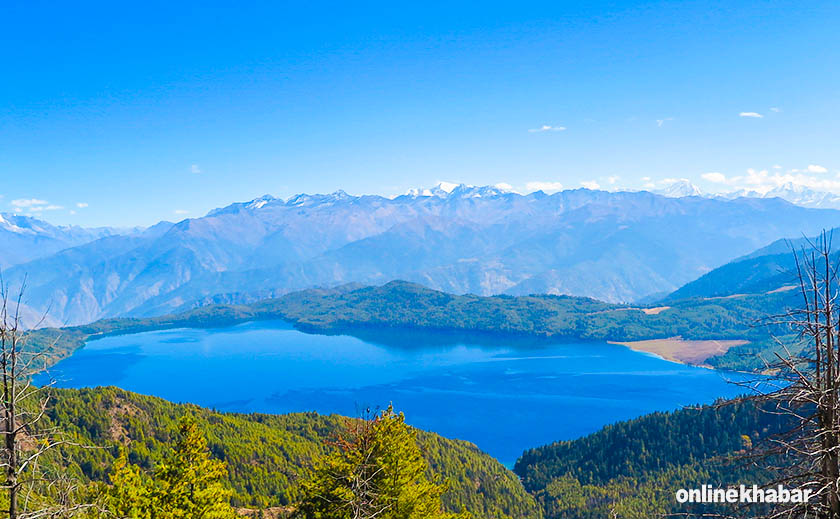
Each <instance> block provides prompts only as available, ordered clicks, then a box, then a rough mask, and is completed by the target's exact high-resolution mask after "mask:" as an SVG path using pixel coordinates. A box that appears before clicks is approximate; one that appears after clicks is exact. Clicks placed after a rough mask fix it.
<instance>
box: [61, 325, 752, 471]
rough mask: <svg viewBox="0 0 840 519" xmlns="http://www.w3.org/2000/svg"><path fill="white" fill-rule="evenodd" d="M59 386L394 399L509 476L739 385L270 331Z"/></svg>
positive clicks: (129, 358)
mask: <svg viewBox="0 0 840 519" xmlns="http://www.w3.org/2000/svg"><path fill="white" fill-rule="evenodd" d="M51 375H52V376H53V377H54V378H55V379H56V380H57V385H58V386H59V387H92V386H110V385H113V386H119V387H121V388H123V389H127V390H130V391H135V392H138V393H143V394H148V395H155V396H159V397H162V398H165V399H166V400H170V401H174V402H192V403H195V404H199V405H202V406H206V407H212V408H215V409H218V410H223V411H237V412H252V411H259V412H266V413H288V412H297V411H313V410H314V411H318V412H319V413H323V414H327V413H339V414H342V415H348V416H354V415H358V414H359V411H360V410H361V409H363V408H365V407H368V406H370V407H377V406H379V407H385V406H387V405H388V403H389V402H393V404H394V406H395V408H396V409H397V410H399V411H403V412H405V415H406V420H407V422H408V423H410V424H412V425H414V426H417V427H419V428H422V429H427V430H430V431H434V432H437V433H439V434H442V435H443V436H446V437H449V438H459V439H462V440H468V441H471V442H473V443H475V444H477V445H478V446H479V447H480V448H481V449H482V450H484V451H485V452H488V453H489V454H491V455H493V456H495V457H496V458H497V459H499V460H500V461H501V462H503V463H505V464H506V465H508V466H511V465H512V464H513V462H514V461H516V459H517V458H518V457H519V455H520V454H521V453H522V451H523V450H525V449H527V448H530V447H536V446H538V445H542V444H545V443H549V442H552V441H556V440H567V439H573V438H577V437H580V436H582V435H585V434H587V433H590V432H593V431H595V430H597V429H599V428H601V427H602V426H604V425H606V424H609V423H613V422H615V421H618V420H624V419H628V418H634V417H637V416H639V415H642V414H645V413H649V412H652V411H665V410H673V409H676V408H678V407H680V406H684V405H691V404H696V403H708V402H711V401H713V400H714V399H716V398H718V397H726V396H730V397H731V396H735V395H736V394H738V393H740V392H741V391H739V388H737V387H735V386H734V385H732V384H730V383H728V379H730V378H732V377H733V376H735V375H732V374H723V373H721V372H716V371H712V370H709V369H703V368H696V367H690V366H684V365H681V364H676V363H673V362H668V361H665V360H662V359H660V358H657V357H654V356H652V355H648V354H644V353H637V352H634V351H631V350H630V349H628V348H625V347H623V346H618V345H612V344H607V343H601V342H589V343H557V342H547V341H544V340H536V339H534V340H527V339H512V338H499V337H489V336H469V335H452V334H425V333H408V332H402V333H400V332H389V333H380V334H368V335H365V336H364V339H362V338H358V337H352V336H348V335H316V334H307V333H303V332H300V331H297V330H295V329H294V328H292V327H291V326H290V325H288V324H286V323H283V322H277V321H264V322H254V323H246V324H242V325H238V326H234V327H229V328H211V329H206V328H198V329H193V328H184V329H174V330H163V331H152V332H145V333H138V334H133V335H122V336H113V337H105V338H102V339H97V340H93V341H90V342H89V343H88V344H87V345H86V346H85V347H84V348H82V349H80V350H78V351H77V352H76V353H74V354H73V355H72V356H71V357H69V358H67V359H65V360H63V361H61V362H60V363H58V364H57V365H56V366H55V367H54V368H53V369H52V372H51Z"/></svg>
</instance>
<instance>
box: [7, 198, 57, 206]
mask: <svg viewBox="0 0 840 519" xmlns="http://www.w3.org/2000/svg"><path fill="white" fill-rule="evenodd" d="M47 204H49V202H47V201H46V200H41V199H39V198H18V199H16V200H12V205H13V206H15V207H32V206H36V205H47Z"/></svg>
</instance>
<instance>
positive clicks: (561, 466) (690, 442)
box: [514, 403, 791, 519]
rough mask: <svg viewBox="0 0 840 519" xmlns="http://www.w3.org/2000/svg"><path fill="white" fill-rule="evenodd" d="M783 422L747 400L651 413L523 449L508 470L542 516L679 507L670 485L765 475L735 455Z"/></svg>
mask: <svg viewBox="0 0 840 519" xmlns="http://www.w3.org/2000/svg"><path fill="white" fill-rule="evenodd" d="M783 420H785V418H782V417H780V415H779V414H778V413H774V412H772V411H770V412H765V411H763V410H762V409H761V408H759V407H757V406H756V405H755V404H752V403H739V404H733V403H728V404H727V405H723V406H720V407H714V406H705V407H702V408H699V409H689V408H687V409H683V410H680V411H676V412H671V413H654V414H650V415H646V416H642V417H640V418H637V419H635V420H630V421H627V422H619V423H616V424H614V425H610V426H607V427H604V428H603V429H602V430H600V431H598V432H596V433H593V434H591V435H589V436H586V437H583V438H580V439H578V440H573V441H565V442H557V443H553V444H551V445H546V446H543V447H539V448H535V449H531V450H528V451H526V452H525V453H524V454H523V455H522V457H521V458H520V459H519V460H518V461H517V462H516V466H515V468H514V471H515V472H516V473H517V474H518V475H519V476H520V477H521V478H522V480H523V483H524V485H525V488H526V489H527V490H528V491H529V492H531V493H533V494H534V495H535V497H536V498H537V500H538V501H539V502H540V504H541V505H542V507H543V510H544V512H545V514H546V518H547V519H560V518H575V519H589V518H592V519H595V518H603V517H612V515H610V512H611V511H616V512H617V516H618V517H623V518H638V519H647V518H649V517H657V516H659V514H663V513H677V512H679V513H685V512H687V511H688V510H686V509H685V508H681V509H677V508H676V507H677V504H676V501H675V499H674V491H675V490H676V489H679V488H699V487H700V485H703V484H712V485H715V486H719V485H723V486H725V485H728V484H735V483H744V484H750V485H752V484H761V483H762V482H764V481H766V480H767V474H766V473H764V471H762V470H761V469H758V468H755V467H752V466H750V464H749V463H747V462H745V461H743V460H738V459H737V457H738V456H739V454H741V453H743V452H745V451H746V450H748V449H750V448H751V447H752V446H755V445H759V442H761V441H762V440H763V439H765V438H767V437H768V436H771V435H774V434H778V433H779V432H781V431H784V430H787V429H788V428H789V427H790V426H791V424H787V426H785V424H784V423H783ZM691 511H692V512H694V513H699V512H710V513H711V512H718V513H719V512H721V510H719V509H718V510H712V509H709V510H702V509H699V508H698V509H695V510H691Z"/></svg>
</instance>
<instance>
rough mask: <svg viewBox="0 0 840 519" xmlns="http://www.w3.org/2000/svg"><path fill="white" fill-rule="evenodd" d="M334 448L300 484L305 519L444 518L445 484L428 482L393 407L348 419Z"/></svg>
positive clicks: (411, 438) (417, 452)
mask: <svg viewBox="0 0 840 519" xmlns="http://www.w3.org/2000/svg"><path fill="white" fill-rule="evenodd" d="M334 446H335V447H336V449H335V450H333V451H332V453H330V454H329V455H327V456H326V457H325V458H324V459H323V460H321V463H320V465H319V466H318V467H317V469H316V471H315V473H314V475H313V477H312V478H311V479H310V480H309V481H307V482H305V483H304V484H303V485H302V490H303V495H304V497H303V499H302V501H301V503H300V504H299V506H298V509H297V511H296V516H297V517H299V518H304V519H370V518H374V517H375V518H377V519H448V518H455V517H464V518H465V517H467V516H466V514H464V515H462V516H455V515H453V514H447V513H445V512H444V511H443V505H442V503H441V496H442V495H443V493H444V492H445V491H446V488H447V487H446V485H445V484H442V483H439V482H434V481H429V479H428V478H427V476H426V472H427V466H426V461H425V459H424V458H423V456H422V454H421V452H420V449H419V447H418V446H417V438H416V432H415V430H414V429H412V428H411V427H409V426H408V425H406V424H405V417H404V416H403V414H402V413H396V412H394V410H393V407H391V406H389V407H388V409H386V410H385V411H383V412H382V413H380V414H378V415H375V416H373V417H372V418H369V417H367V418H364V419H362V420H355V421H352V422H350V423H348V426H347V430H346V431H345V434H344V435H343V437H341V438H340V439H339V440H338V441H336V442H334Z"/></svg>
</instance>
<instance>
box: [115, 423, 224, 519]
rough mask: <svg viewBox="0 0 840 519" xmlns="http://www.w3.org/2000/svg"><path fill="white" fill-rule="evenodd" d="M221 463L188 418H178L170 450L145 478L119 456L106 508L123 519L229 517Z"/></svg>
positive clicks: (220, 518)
mask: <svg viewBox="0 0 840 519" xmlns="http://www.w3.org/2000/svg"><path fill="white" fill-rule="evenodd" d="M226 475H227V469H226V467H225V464H224V463H223V462H221V461H219V460H214V459H211V458H210V451H209V449H208V448H207V441H206V440H205V439H204V436H203V435H202V434H201V432H200V431H199V429H198V426H197V425H196V423H195V421H194V420H193V419H192V418H191V417H186V418H184V419H182V420H181V423H180V426H179V438H178V442H177V443H176V445H175V448H174V449H173V451H172V452H171V453H170V454H169V456H168V457H167V458H166V460H164V462H163V463H161V464H160V465H159V466H158V467H157V468H156V469H155V471H154V475H153V477H151V478H150V477H147V476H144V475H143V474H142V473H140V472H139V471H138V470H137V469H136V468H135V467H134V466H132V465H130V464H129V463H128V462H127V460H126V458H125V455H122V456H121V457H120V459H119V460H118V461H117V464H116V465H115V471H114V473H113V474H112V475H111V483H112V486H111V488H110V489H109V499H108V504H109V509H110V511H111V512H112V513H113V514H114V515H116V516H117V517H119V518H125V519H162V518H165V519H233V518H234V517H236V514H235V513H234V511H233V509H232V508H231V506H230V497H231V491H230V490H228V489H227V488H226V487H225V485H224V479H225V476H226Z"/></svg>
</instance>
